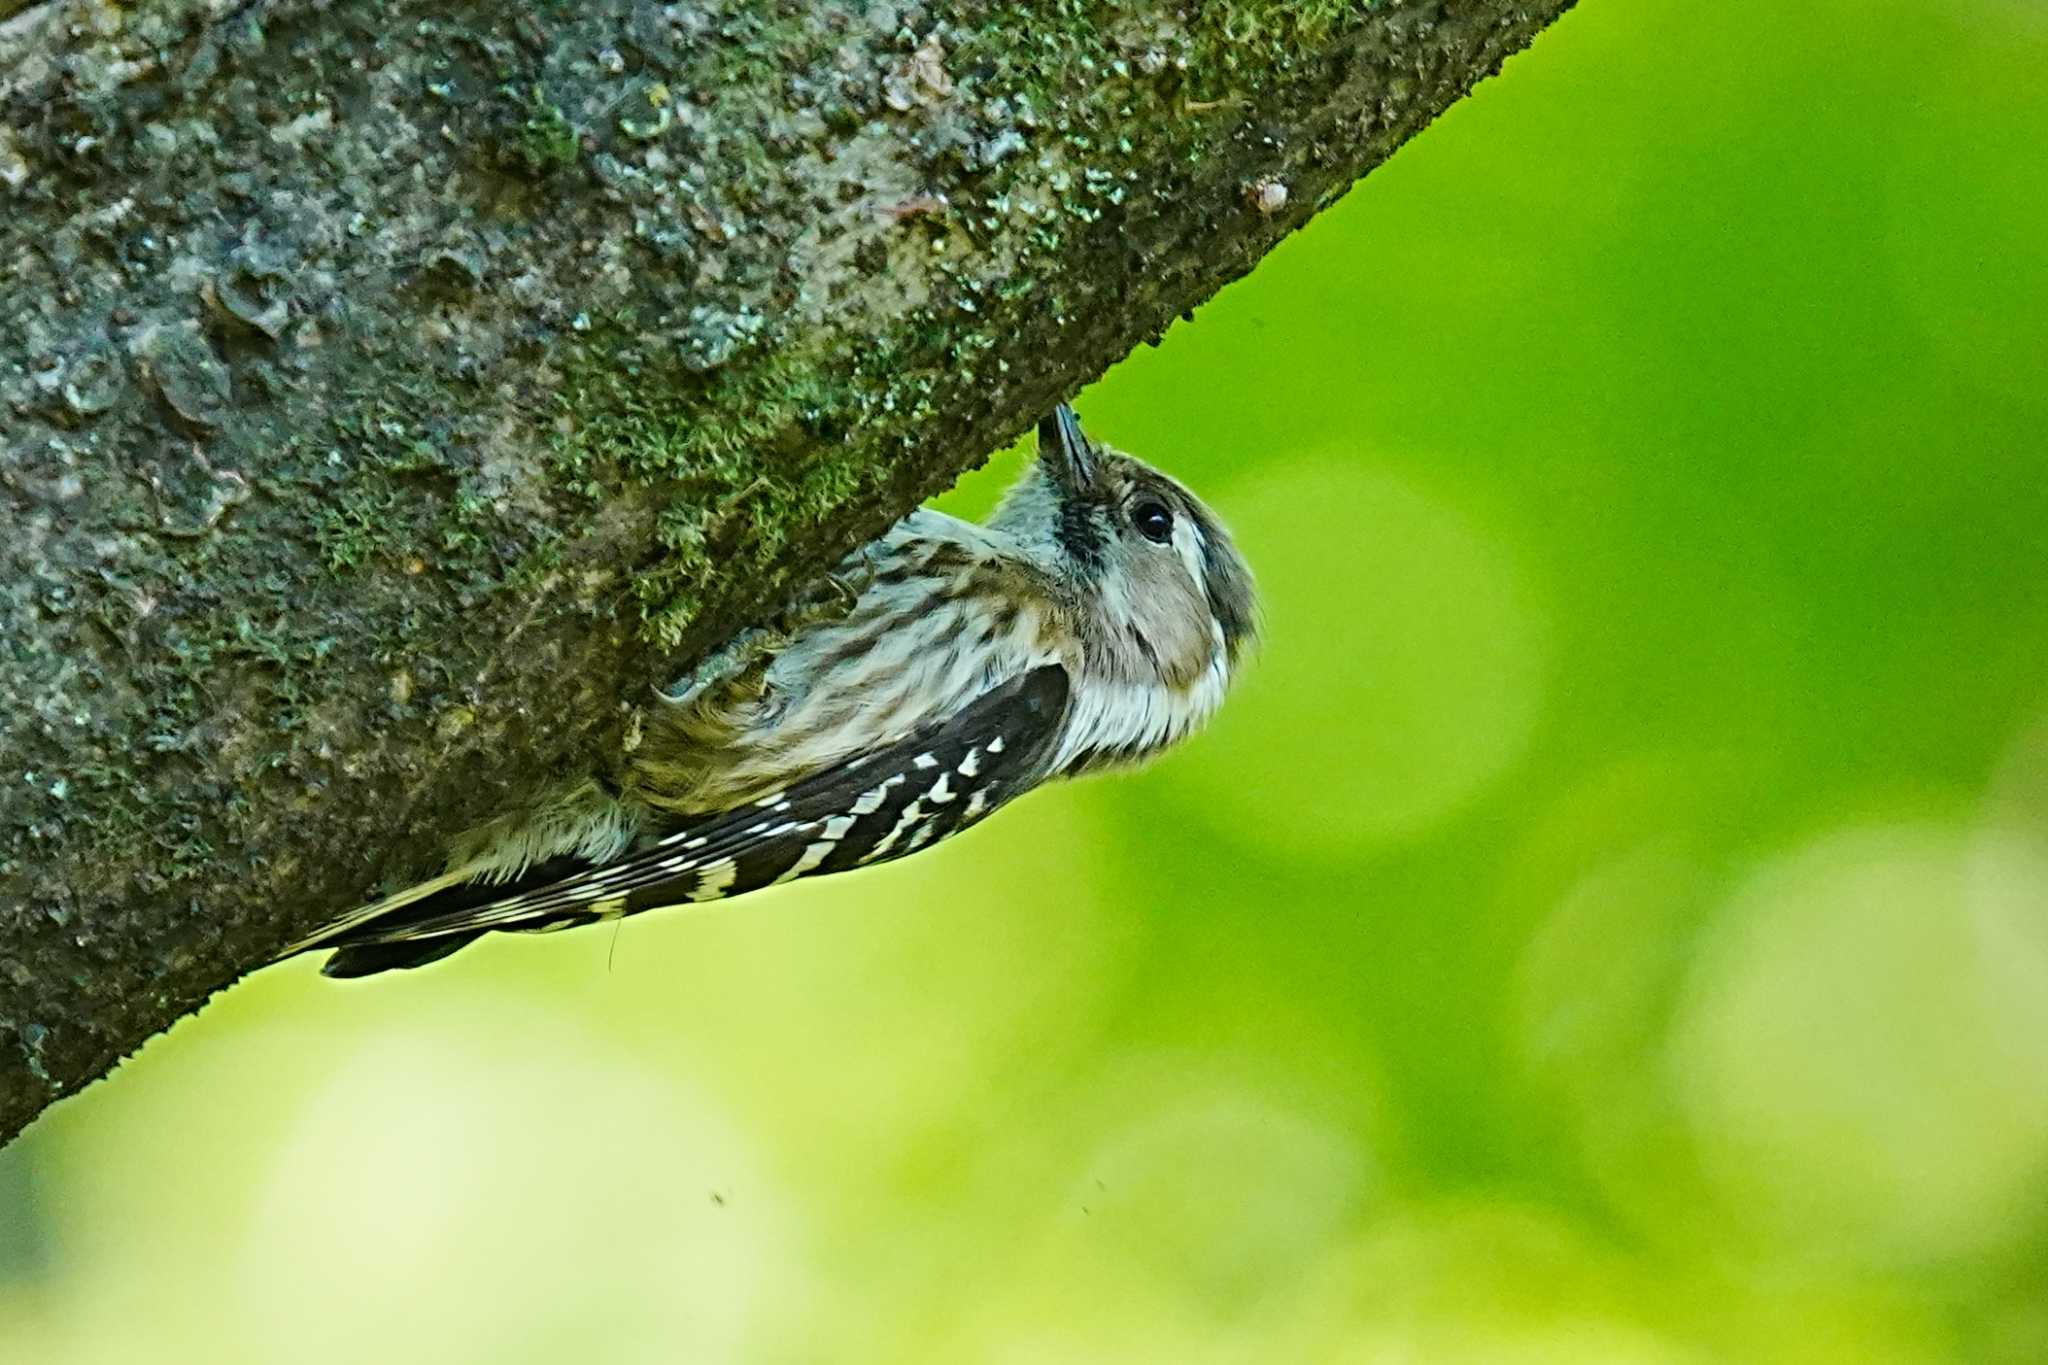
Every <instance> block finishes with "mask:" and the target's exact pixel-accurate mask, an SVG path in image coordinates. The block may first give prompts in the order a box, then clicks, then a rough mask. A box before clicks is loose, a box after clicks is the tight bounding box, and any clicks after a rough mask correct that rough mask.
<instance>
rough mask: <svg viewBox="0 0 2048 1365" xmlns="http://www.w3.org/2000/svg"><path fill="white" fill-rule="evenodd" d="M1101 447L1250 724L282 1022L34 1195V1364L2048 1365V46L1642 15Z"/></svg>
mask: <svg viewBox="0 0 2048 1365" xmlns="http://www.w3.org/2000/svg"><path fill="white" fill-rule="evenodd" d="M1081 406H1082V410H1083V415H1084V417H1085V418H1086V419H1087V420H1088V421H1089V422H1090V424H1091V425H1092V426H1093V427H1094V428H1095V429H1096V431H1097V432H1098V433H1099V434H1101V435H1103V436H1105V437H1107V438H1108V439H1110V440H1112V441H1113V442H1115V443H1117V444H1120V445H1124V446H1128V447H1130V448H1132V449H1136V450H1139V451H1142V452H1145V453H1147V454H1150V455H1152V456H1154V457H1155V458H1158V459H1160V460H1161V461H1162V462H1164V463H1166V464H1167V465H1169V466H1170V467H1171V468H1172V469H1174V470H1175V471H1176V472H1178V473H1179V474H1181V475H1183V476H1184V477H1186V478H1187V479H1188V480H1189V481H1190V482H1191V483H1193V484H1194V485H1196V486H1197V487H1198V488H1200V489H1201V490H1203V491H1204V492H1205V493H1206V494H1207V495H1208V496H1209V497H1210V498H1211V499H1212V501H1213V502H1214V503H1215V504H1217V505H1218V506H1219V507H1220V509H1221V510H1222V512H1223V513H1224V514H1225V515H1226V517H1227V518H1228V519H1229V520H1230V521H1231V522H1232V523H1233V524H1234V525H1235V526H1236V527H1237V528H1238V530H1239V533H1240V537H1241V539H1242V541H1243V543H1244V545H1245V546H1246V548H1247V549H1248V551H1249V553H1250V555H1251V557H1252V559H1253V560H1254V562H1255V563H1256V565H1257V567H1258V569H1259V570H1260V572H1261V574H1262V578H1263V583H1264V586H1265V591H1266V595H1267V600H1268V606H1269V628H1270V640H1269V643H1268V645H1267V647H1266V649H1265V651H1264V653H1263V656H1262V658H1261V660H1260V662H1259V664H1258V666H1257V668H1256V671H1255V672H1254V673H1253V674H1252V676H1251V677H1250V679H1249V681H1248V682H1247V683H1246V685H1245V686H1244V688H1243V690H1242V692H1241V694H1240V695H1239V696H1238V698H1237V699H1236V700H1235V701H1234V702H1233V704H1232V705H1231V706H1230V707H1229V708H1227V709H1226V711H1225V713H1224V714H1223V716H1222V718H1221V720H1220V722H1219V723H1218V724H1217V726H1216V727H1215V728H1214V730H1213V731H1212V732H1211V733H1210V734H1209V735H1208V736H1206V737H1205V738H1204V739H1202V740H1201V741H1200V742H1198V743H1196V744H1195V745H1193V746H1191V747H1189V748H1188V749H1186V750H1185V751H1184V752H1182V753H1181V754H1179V755H1177V756H1175V757H1174V758H1172V759H1171V760H1169V761H1167V762H1164V763H1162V764H1160V765H1159V766H1158V767H1157V768H1156V769H1154V770H1152V771H1149V772H1147V773H1145V774H1143V775H1139V776H1134V777H1128V778H1117V779H1105V780H1099V781H1093V782H1090V783H1087V784H1082V785H1075V786H1070V787H1068V788H1066V789H1063V790H1059V791H1054V792H1047V793H1043V794H1041V795H1038V796H1036V797H1034V798H1032V799H1031V800H1029V801H1026V802H1024V803H1023V804H1022V805H1020V806H1018V807H1016V808H1014V809H1012V810H1011V811H1010V812H1008V813H1006V814H1005V815H1004V816H1003V817H1002V818H1000V819H998V820H996V821H994V822H992V823H991V824H989V825H986V826H983V827H981V828H980V829H978V830H976V831H974V832H973V833H971V834H970V835H968V836H967V837H964V838H962V839H960V840H958V841H957V842H955V843H953V844H950V845H948V846H946V847H945V848H943V849H942V850H940V851H938V852H936V853H933V854H930V855H926V856H921V857H919V858H916V859H913V860H910V861H908V862H905V863H902V864H898V865H895V866H893V867H890V868H887V869H882V870H877V871H875V872H872V873H869V874H863V875H858V876H853V877H849V878H843V879H837V880H831V881H826V882H820V883H816V884H811V885H804V886H798V887H793V888H789V889H787V890H785V891H780V892H774V893H770V894H767V895H763V896H760V897H756V898H753V899H750V900H747V901H745V902H743V903H741V904H739V905H736V906H733V907H730V908H729V909H726V910H721V911H718V912H715V913H708V914H700V915H683V914H676V915H669V916H662V917H651V918H647V919H644V920H636V921H633V922H631V923H629V924H626V925H625V926H624V927H623V930H622V931H621V932H620V933H619V934H617V935H616V936H613V935H612V934H609V933H607V932H603V931H592V932H585V933H578V934H574V935H568V936H563V937H559V938H553V939H541V940H501V941H495V942H489V943H486V944H485V945H483V946H481V947H479V948H476V949H472V950H470V951H468V952H465V953H463V954H462V955H461V956H460V957H458V958H456V959H453V960H451V961H450V962H448V963H447V964H444V965H442V966H440V967H437V968H434V969H432V970H431V971H428V972H425V973H422V974H418V975H413V976H403V977H392V978H385V979H382V980H379V981H377V982H375V983H373V984H368V985H363V986H353V987H351V986H342V985H336V984H331V983H327V982H323V981H321V980H319V979H318V978H317V977H316V976H315V974H314V963H312V962H311V961H303V962H299V963H295V964H292V965H289V966H286V967H283V968H280V969H277V970H273V971H269V972H266V973H264V974H263V975H261V976H260V977H258V978H256V979H254V980H252V981H250V982H248V983H246V984H244V985H242V986H240V987H238V988H237V989H235V990H234V991H233V992H231V993H229V994H228V995H227V996H226V997H225V998H223V999H222V1000H220V1001H219V1002H218V1003H216V1004H215V1005H214V1006H212V1007H211V1008H210V1009H208V1010H207V1011H206V1012H205V1013H204V1014H202V1015H201V1016H199V1017H198V1018H196V1019H194V1020H191V1021H188V1022H187V1023H185V1024H183V1025H181V1026H180V1027H179V1028H177V1029H176V1030H175V1031H174V1032H173V1033H172V1034H171V1035H170V1036H169V1037H168V1038H166V1039H163V1040H160V1041H159V1042H157V1043H155V1044H153V1045H151V1046H150V1047H149V1048H148V1049H147V1050H145V1052H144V1053H143V1054H142V1055H141V1056H140V1057H139V1058H138V1059H137V1060H135V1061H133V1062H131V1063H129V1064H128V1065H127V1066H125V1067H123V1068H122V1069H121V1071H120V1072H119V1073H118V1074H117V1075H116V1076H115V1077H114V1078H113V1079H112V1080H111V1081H110V1082H105V1083H102V1084H100V1085H97V1086H95V1087H93V1088H92V1089H91V1091H90V1092H88V1093H87V1094H86V1095H84V1096H83V1097H82V1098H80V1099H77V1100H75V1101H72V1102H71V1103H68V1104H66V1105H63V1106H61V1107H60V1108H59V1109H58V1110H57V1111H55V1112H54V1113H52V1114H50V1115H49V1116H48V1117H47V1118H46V1119H45V1120H44V1121H43V1122H42V1123H41V1124H40V1125H39V1126H38V1127H37V1128H35V1129H34V1130H33V1131H32V1132H31V1133H30V1134H29V1135H28V1136H27V1137H26V1138H25V1139H24V1140H23V1141H21V1142H20V1143H18V1144H17V1145H15V1146H14V1147H13V1148H11V1149H9V1150H8V1151H6V1152H5V1153H4V1154H0V1358H4V1360H6V1361H8V1362H15V1361H20V1362H30V1361H33V1362H38V1363H39V1365H84V1363H85V1362H124V1363H125V1362H134V1361H200V1360H204V1361H264V1362H268V1361H293V1362H300V1361H303V1362H314V1363H316V1365H318V1363H319V1362H329V1361H334V1362H340V1361H350V1362H353V1361H361V1360H377V1361H380V1362H395V1363H402V1362H413V1361H420V1362H427V1361H433V1362H449V1361H486V1360H487V1361H492V1362H529V1361H530V1362H557V1361H562V1360H582V1359H589V1360H603V1361H607V1362H643V1361H644V1362H675V1361H691V1362H699V1361H703V1362H716V1361H744V1362H756V1361H763V1362H806V1361H823V1360H830V1361H873V1362H909V1361H947V1362H959V1361H975V1362H980V1361H988V1362H1005V1363H1007V1362H1020V1363H1021V1362H1089V1361H1104V1362H1107V1361H1118V1362H1124V1361H1152V1360H1159V1361H1185V1362H1197V1363H1198V1365H1199V1363H1202V1362H1223V1361H1258V1362H1268V1361H1283V1360H1302V1361H1311V1360H1313V1361H1345V1362H1369V1363H1371V1365H1467V1363H1472V1365H1478V1363H1480V1362H1486V1363H1488V1365H1491V1363H1492V1362H1503V1363H1504V1365H1524V1363H1526V1365H1539V1363H1540V1365H1706V1363H1707V1362H1731V1363H1735V1362H1739V1363H1741V1365H1749V1363H1751V1362H1757V1363H1765V1365H1768V1363H1775V1362H1783V1363H1785V1365H1792V1363H1794V1362H1798V1363H1799V1365H1807V1363H1808V1362H1811V1363H1813V1365H1820V1363H1821V1362H1854V1363H1856V1365H1864V1363H1866V1362H1868V1363H1871V1365H1965V1363H1968V1365H2039V1362H2043V1361H2048V572H2044V570H2048V460H2044V455H2048V451H2044V445H2048V438H2044V433H2048V6H2044V5H2042V4H2040V3H2038V2H2037V0H1859V2H1858V3H1853V4H1852V3H1848V0H1817V2H1810V3H1806V4H1800V5H1758V4H1751V5H1700V4H1688V3H1683V2H1682V0H1588V2H1587V3H1586V4H1585V5H1584V7H1583V8H1582V9H1581V10H1580V11H1579V12H1577V13H1575V14H1572V15H1570V16H1568V17H1567V18H1566V19H1565V20H1564V21H1563V22H1562V23H1561V24H1559V25H1558V27H1557V28H1556V29H1555V30H1554V31H1553V32H1551V33H1550V34H1549V35H1547V36H1546V37H1544V38H1543V39H1542V40H1541V41H1540V42H1539V43H1538V44H1537V45H1536V47H1535V49H1534V50H1533V51H1532V52H1530V53H1529V54H1527V55H1525V56H1522V57H1518V58H1516V59H1514V61H1513V62H1511V63H1510V65H1509V66H1508V68H1507V71H1506V73H1505V75H1504V76H1503V77H1502V78H1500V79H1499V80H1496V81H1493V82H1490V83H1488V84H1487V85H1486V86H1484V87H1483V88H1482V89H1481V90H1480V91H1479V92H1478V93H1477V95H1475V96H1474V97H1473V98H1472V99H1470V100H1468V101H1466V102H1464V103H1462V104H1460V105H1459V106H1457V107H1456V108H1455V109H1453V110H1452V111H1451V112H1450V114H1449V115H1448V116H1446V117H1445V118H1444V119H1443V120H1442V121H1441V122H1440V123H1439V124H1438V125H1436V126H1435V127H1433V128H1431V129H1430V130H1429V131H1428V132H1427V133H1426V134H1424V135H1423V136H1422V137H1420V138H1418V139H1417V140H1416V141H1415V142H1414V143H1413V144H1411V145H1410V146H1409V147H1408V148H1407V149H1405V150H1404V151H1402V152H1401V153H1400V154H1399V156H1397V157H1396V158H1395V160H1394V161H1393V162H1392V164H1390V165H1389V166H1387V167H1386V168H1385V169H1383V170H1382V171H1380V172H1378V173H1377V174H1375V175H1374V176H1373V177H1371V179H1370V180H1369V181H1367V182H1366V183H1364V184H1363V185H1362V186H1361V187H1360V188H1358V189H1357V190H1356V191H1355V192H1354V193H1353V194H1352V195H1351V196H1350V197H1349V198H1348V199H1347V200H1346V201H1345V202H1344V203H1343V204H1342V205H1340V206H1339V207H1338V208H1336V209H1335V210H1334V211H1332V212H1330V213H1328V214H1326V215H1325V216H1324V217H1322V218H1321V219H1319V220H1318V221H1317V222H1316V223H1315V224H1314V225H1313V226H1311V227H1310V228H1309V229H1308V230H1307V231H1305V232H1303V233H1302V234H1300V235H1299V236H1298V237H1296V238H1295V239H1293V240H1291V241H1290V242H1288V243H1287V244H1286V245H1284V246H1283V247H1282V248H1281V249H1280V250H1279V251H1277V252H1275V253H1274V254H1273V256H1272V257H1271V258H1270V259H1268V260H1267V261H1266V262H1265V263H1264V264H1263V265H1262V266H1261V267H1260V268H1259V269H1258V271H1257V272H1256V273H1255V274H1254V275H1253V276H1252V277H1251V278H1249V279H1248V280H1246V281H1245V282H1243V283H1241V284H1239V285H1237V286H1235V287H1233V288H1232V289H1230V290H1229V291H1227V292H1226V293H1225V294H1224V295H1223V296H1222V297H1220V298H1219V299H1218V300H1216V301H1215V302H1214V303H1213V304H1211V305H1209V306H1208V307H1206V308H1204V309H1203V310H1202V311H1201V313H1200V315H1199V318H1198V319H1197V321H1195V322H1194V323H1193V324H1192V325H1182V326H1179V327H1176V328H1175V329H1174V330H1173V332H1172V333H1171V334H1170V335H1169V337H1168V338H1167V340H1166V343H1165V345H1164V346H1162V347H1160V348H1159V349H1157V350H1148V351H1143V352H1141V353H1140V354H1138V355H1136V356H1134V357H1132V358H1131V359H1130V360H1129V361H1128V362H1127V363H1125V364H1124V365H1122V366H1120V367H1119V368H1118V369H1116V370H1115V371H1114V372H1113V373H1112V374H1111V375H1110V376H1109V377H1108V378H1107V379H1105V380H1104V381H1103V382H1102V383H1101V384H1100V385H1099V386H1097V387H1095V388H1093V389H1091V390H1090V391H1089V392H1088V393H1087V394H1085V395H1083V398H1082V403H1081ZM1021 458H1022V455H1021V453H1020V452H1013V453H1011V454H1010V455H1008V456H1005V457H1002V458H1000V459H998V460H997V461H996V462H995V464H994V465H992V466H991V468H990V469H989V470H988V471H986V472H985V473H983V474H981V475H979V476H976V477H974V478H971V479H970V480H969V481H968V482H967V483H966V484H965V485H963V487H962V489H961V490H959V491H958V492H956V493H955V494H953V495H952V496H951V499H950V505H951V506H953V507H954V508H955V509H956V510H963V511H969V512H979V511H980V510H982V509H984V508H985V507H986V506H987V505H988V504H989V503H990V502H991V501H992V500H993V498H994V496H995V494H996V492H997V491H998V490H999V489H1000V487H1001V486H1002V485H1003V484H1004V483H1006V482H1007V481H1008V479H1009V477H1010V476H1011V475H1012V474H1013V473H1014V471H1015V468H1016V465H1017V462H1018V460H1020V459H1021Z"/></svg>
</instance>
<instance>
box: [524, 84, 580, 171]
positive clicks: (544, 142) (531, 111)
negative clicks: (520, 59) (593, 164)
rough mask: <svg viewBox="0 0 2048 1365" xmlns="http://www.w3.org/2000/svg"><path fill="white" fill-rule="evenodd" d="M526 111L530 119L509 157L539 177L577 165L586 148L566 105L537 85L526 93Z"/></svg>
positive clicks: (527, 118)
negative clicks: (578, 158) (564, 110)
mask: <svg viewBox="0 0 2048 1365" xmlns="http://www.w3.org/2000/svg"><path fill="white" fill-rule="evenodd" d="M525 110H526V118H525V120H524V122H522V123H521V124H520V126H519V131H518V135H517V136H516V137H514V138H513V139H512V141H511V144H510V146H509V147H508V149H507V152H508V158H507V159H508V160H509V161H511V163H512V164H513V165H514V167H515V168H516V169H519V170H522V171H524V172H525V173H526V174H527V175H529V176H531V177H533V178H534V179H535V180H541V179H545V178H546V177H547V176H549V175H552V174H554V173H555V172H556V171H559V170H563V169H565V168H567V167H569V166H573V165H574V164H575V163H576V157H577V155H578V154H579V153H580V152H581V151H582V147H581V145H580V142H579V138H578V135H577V132H576V128H575V125H574V124H572V123H570V122H569V118H568V116H567V115H566V114H564V113H563V112H562V107H561V106H560V105H558V104H556V103H554V102H553V101H552V100H550V99H548V97H547V91H545V90H543V89H542V88H541V87H540V86H538V85H536V86H533V87H532V88H531V89H530V90H529V91H528V93H527V95H526V98H525Z"/></svg>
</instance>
